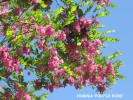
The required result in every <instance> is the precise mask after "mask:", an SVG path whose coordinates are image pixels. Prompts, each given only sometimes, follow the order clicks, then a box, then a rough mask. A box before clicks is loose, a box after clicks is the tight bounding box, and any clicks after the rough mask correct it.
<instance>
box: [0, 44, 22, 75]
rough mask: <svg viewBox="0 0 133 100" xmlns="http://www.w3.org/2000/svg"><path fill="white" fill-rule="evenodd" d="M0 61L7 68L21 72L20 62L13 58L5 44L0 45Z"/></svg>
mask: <svg viewBox="0 0 133 100" xmlns="http://www.w3.org/2000/svg"><path fill="white" fill-rule="evenodd" d="M0 61H1V62H2V63H3V65H4V66H5V67H6V68H7V69H8V70H10V71H15V72H17V73H20V72H21V68H20V67H19V65H20V63H19V61H18V59H17V58H14V57H13V56H12V55H11V54H10V53H9V48H8V47H6V46H2V47H0Z"/></svg>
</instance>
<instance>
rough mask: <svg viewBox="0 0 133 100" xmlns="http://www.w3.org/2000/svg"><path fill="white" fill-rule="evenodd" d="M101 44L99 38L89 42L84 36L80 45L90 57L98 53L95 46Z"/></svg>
mask: <svg viewBox="0 0 133 100" xmlns="http://www.w3.org/2000/svg"><path fill="white" fill-rule="evenodd" d="M101 44H102V42H101V40H98V39H97V40H95V41H94V42H90V41H89V40H88V39H87V38H86V37H84V38H82V45H83V47H84V48H85V51H86V53H87V54H89V55H90V56H91V57H94V56H95V55H98V52H97V48H98V47H99V46H100V45H101Z"/></svg>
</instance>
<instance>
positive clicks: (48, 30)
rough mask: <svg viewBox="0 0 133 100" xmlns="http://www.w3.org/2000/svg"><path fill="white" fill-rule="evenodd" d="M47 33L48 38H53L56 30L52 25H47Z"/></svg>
mask: <svg viewBox="0 0 133 100" xmlns="http://www.w3.org/2000/svg"><path fill="white" fill-rule="evenodd" d="M45 32H46V35H47V36H48V37H51V36H53V35H54V32H55V31H54V29H53V28H52V26H51V25H47V26H46V27H45Z"/></svg>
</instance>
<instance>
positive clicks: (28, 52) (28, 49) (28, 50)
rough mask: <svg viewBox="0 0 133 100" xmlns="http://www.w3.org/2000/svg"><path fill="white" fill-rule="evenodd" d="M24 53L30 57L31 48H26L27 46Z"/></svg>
mask: <svg viewBox="0 0 133 100" xmlns="http://www.w3.org/2000/svg"><path fill="white" fill-rule="evenodd" d="M23 52H24V53H25V54H27V55H29V54H30V53H31V51H30V48H29V47H26V46H24V47H23Z"/></svg>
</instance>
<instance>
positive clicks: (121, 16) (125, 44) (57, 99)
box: [47, 0, 133, 100]
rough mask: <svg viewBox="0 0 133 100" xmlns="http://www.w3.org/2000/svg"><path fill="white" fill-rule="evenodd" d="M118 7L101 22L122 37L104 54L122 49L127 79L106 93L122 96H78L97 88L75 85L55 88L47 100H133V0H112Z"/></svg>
mask: <svg viewBox="0 0 133 100" xmlns="http://www.w3.org/2000/svg"><path fill="white" fill-rule="evenodd" d="M112 1H113V3H115V4H116V5H117V8H115V9H111V10H110V11H111V14H110V16H108V17H104V18H102V19H100V23H101V24H105V25H106V27H105V28H104V29H105V30H108V29H114V30H116V33H112V34H110V36H112V37H117V38H119V39H120V42H119V43H108V44H107V47H106V48H105V49H104V50H103V52H104V55H110V54H112V53H113V52H115V51H121V53H122V56H121V57H119V58H118V59H122V60H123V62H124V65H125V66H124V67H123V68H120V70H119V72H120V73H121V74H123V75H125V76H126V79H125V80H119V81H118V82H117V84H116V85H114V86H112V87H111V89H108V90H107V91H106V92H105V94H106V95H107V94H110V95H112V94H122V98H117V99H116V98H108V99H107V98H104V99H102V98H94V97H93V98H91V97H90V98H80V99H79V98H77V94H90V96H91V94H92V95H93V96H94V94H96V92H95V90H93V89H91V88H90V87H85V88H83V89H82V90H76V89H75V88H74V87H70V86H67V87H66V88H60V89H55V90H54V92H53V93H49V92H48V93H49V96H48V98H47V100H98V99H99V100H133V94H132V93H133V81H132V77H133V74H132V73H133V70H132V67H133V66H132V65H133V64H132V62H133V54H132V52H133V32H132V31H133V25H132V24H133V0H112Z"/></svg>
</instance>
